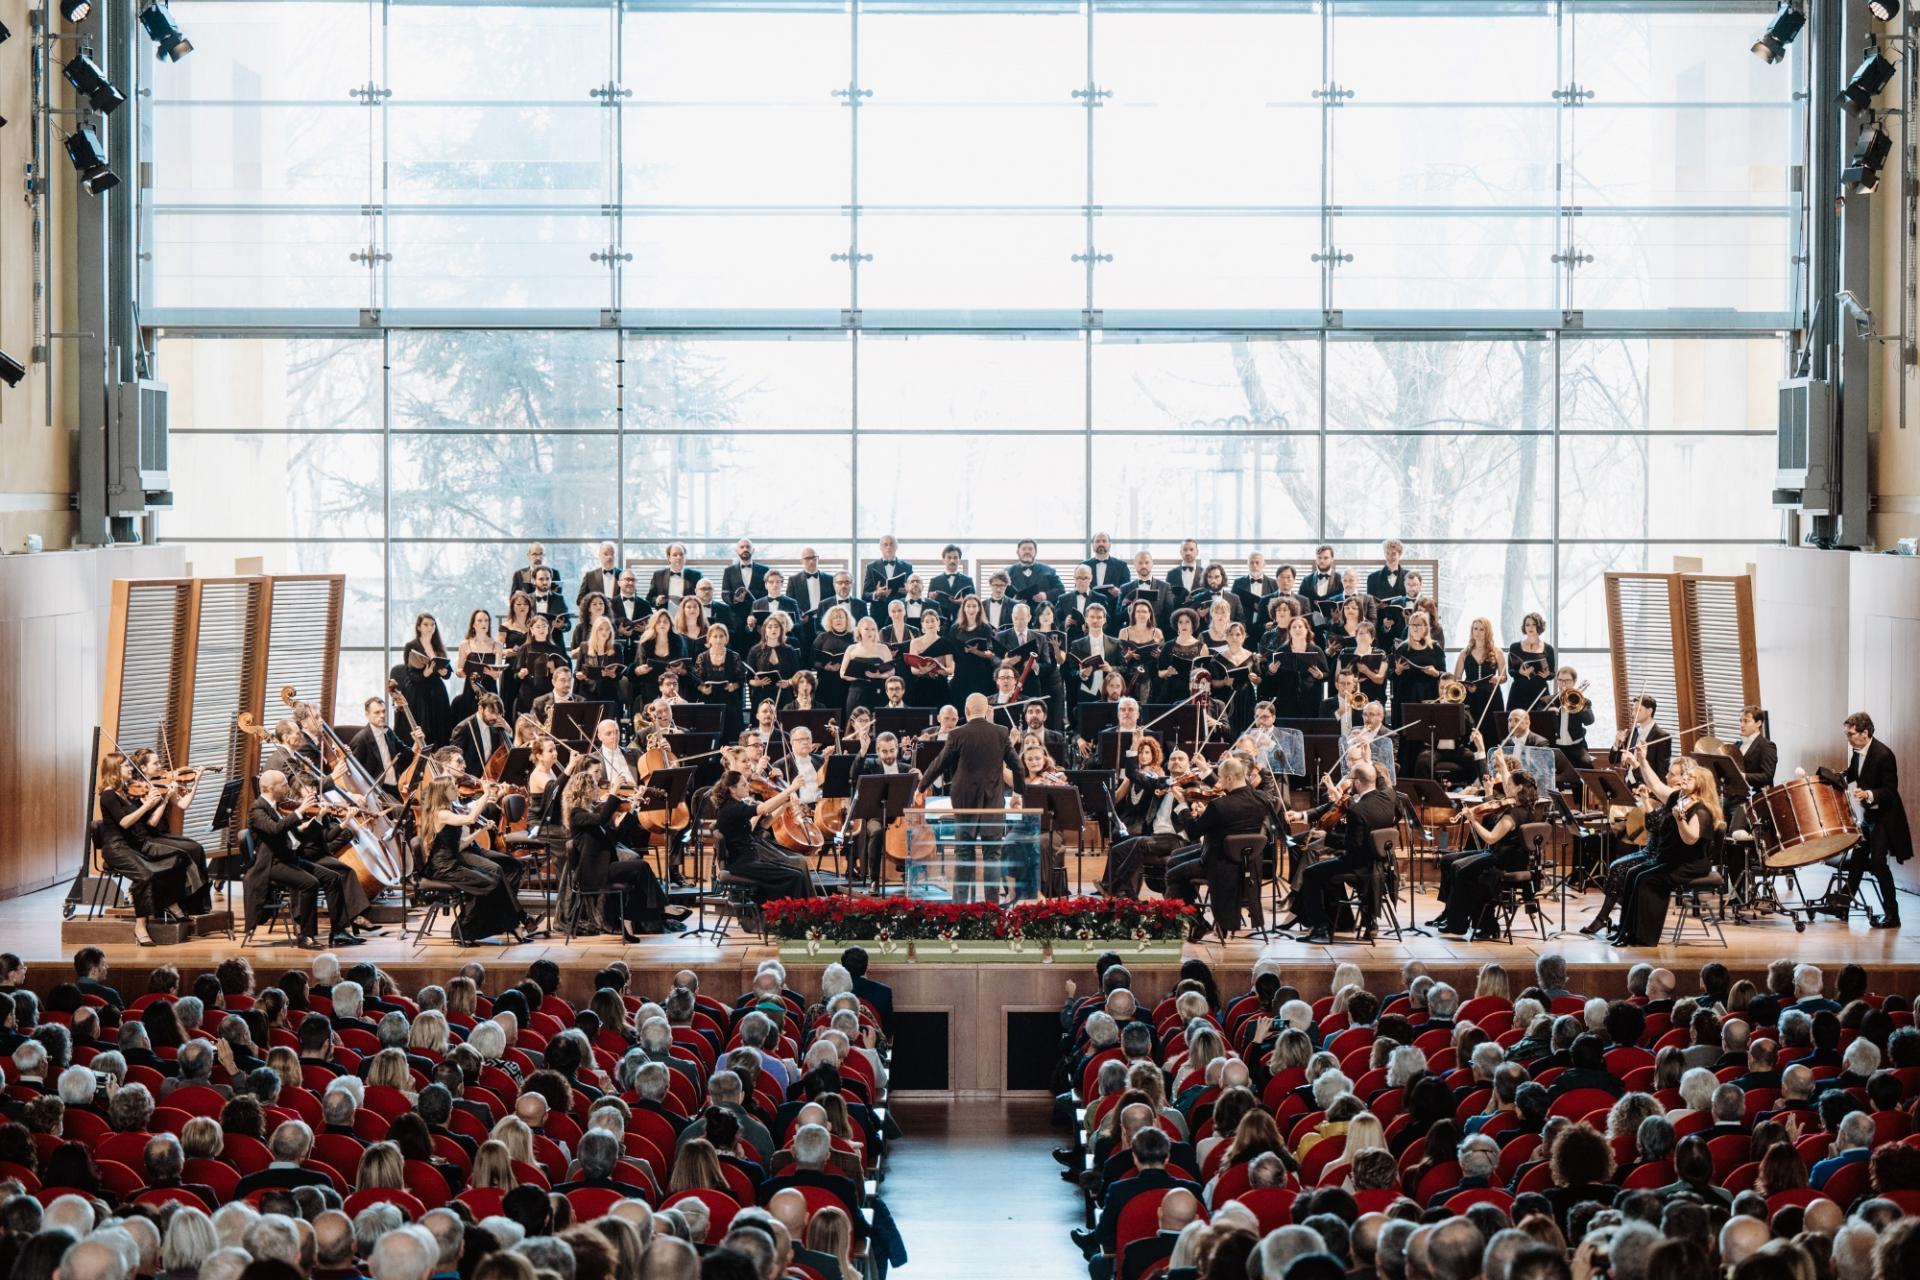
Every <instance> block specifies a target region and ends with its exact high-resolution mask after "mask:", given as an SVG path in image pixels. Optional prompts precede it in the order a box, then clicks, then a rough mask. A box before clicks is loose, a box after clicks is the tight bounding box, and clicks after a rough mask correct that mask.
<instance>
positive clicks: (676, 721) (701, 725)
mask: <svg viewBox="0 0 1920 1280" xmlns="http://www.w3.org/2000/svg"><path fill="white" fill-rule="evenodd" d="M728 696H729V697H737V696H738V695H734V694H729V695H728ZM735 705H736V706H737V705H739V704H738V702H736V703H735ZM726 713H727V709H726V708H725V707H724V706H722V705H721V704H719V703H717V702H688V703H683V704H680V705H677V706H675V707H674V708H673V725H674V728H676V729H682V730H687V731H690V732H693V733H719V732H720V724H721V721H722V720H723V719H724V718H725V717H726Z"/></svg>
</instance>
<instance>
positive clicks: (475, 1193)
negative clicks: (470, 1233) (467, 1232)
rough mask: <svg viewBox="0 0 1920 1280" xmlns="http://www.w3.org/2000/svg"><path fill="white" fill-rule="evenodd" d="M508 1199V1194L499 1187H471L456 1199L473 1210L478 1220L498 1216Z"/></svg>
mask: <svg viewBox="0 0 1920 1280" xmlns="http://www.w3.org/2000/svg"><path fill="white" fill-rule="evenodd" d="M506 1198H507V1193H506V1192H504V1191H502V1190H500V1188H498V1187H469V1188H468V1189H467V1190H465V1191H462V1192H461V1193H460V1194H459V1195H457V1196H455V1197H454V1199H455V1200H458V1201H459V1202H460V1203H461V1204H463V1205H465V1206H467V1208H469V1209H471V1210H473V1216H474V1218H475V1219H476V1220H478V1219H480V1218H491V1217H493V1216H494V1215H496V1214H498V1213H499V1212H500V1208H501V1205H502V1204H504V1203H505V1201H506Z"/></svg>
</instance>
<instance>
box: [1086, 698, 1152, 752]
mask: <svg viewBox="0 0 1920 1280" xmlns="http://www.w3.org/2000/svg"><path fill="white" fill-rule="evenodd" d="M1113 714H1114V721H1113V723H1112V724H1110V725H1108V726H1107V727H1106V728H1104V729H1102V730H1101V731H1100V737H1099V738H1098V739H1097V740H1096V741H1095V743H1094V757H1095V759H1097V760H1099V761H1100V762H1101V764H1100V766H1099V767H1101V768H1104V767H1106V766H1105V762H1106V761H1108V760H1111V759H1115V758H1116V756H1115V755H1113V754H1109V753H1114V752H1117V759H1118V764H1117V765H1116V766H1115V767H1116V768H1120V769H1131V768H1132V767H1133V766H1134V759H1135V756H1136V754H1137V751H1136V748H1137V747H1138V746H1139V743H1140V740H1141V739H1143V738H1152V739H1153V740H1154V741H1155V742H1160V735H1159V734H1157V733H1155V732H1154V731H1153V730H1151V729H1144V728H1142V727H1141V725H1140V704H1139V703H1138V702H1136V701H1134V700H1133V699H1132V698H1122V699H1120V701H1119V702H1117V703H1115V704H1114V708H1113ZM1116 739H1117V740H1118V741H1119V743H1120V745H1119V746H1118V747H1117V748H1116V747H1110V746H1108V745H1107V744H1108V743H1109V742H1112V741H1114V740H1116ZM1165 745H1166V744H1165V743H1161V746H1163V747H1164V746H1165Z"/></svg>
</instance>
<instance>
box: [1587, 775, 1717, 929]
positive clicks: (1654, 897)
mask: <svg viewBox="0 0 1920 1280" xmlns="http://www.w3.org/2000/svg"><path fill="white" fill-rule="evenodd" d="M1639 755H1640V762H1641V764H1642V765H1643V766H1644V768H1645V773H1646V779H1647V784H1646V792H1647V794H1648V795H1649V796H1650V797H1651V798H1652V799H1653V801H1654V803H1656V804H1662V805H1667V804H1668V802H1669V801H1671V804H1670V805H1669V806H1668V807H1669V808H1670V810H1671V814H1672V820H1671V823H1670V827H1669V830H1668V831H1667V832H1666V833H1665V838H1664V839H1663V840H1662V841H1661V843H1660V848H1659V849H1658V850H1657V851H1655V854H1654V856H1653V857H1652V858H1649V859H1646V860H1644V861H1643V862H1641V863H1640V864H1639V865H1638V866H1637V867H1636V868H1635V869H1634V870H1633V871H1632V872H1631V873H1630V874H1629V875H1628V877H1627V882H1626V885H1625V886H1624V890H1623V893H1622V897H1621V900H1620V930H1619V932H1618V933H1616V934H1615V935H1614V938H1613V944H1614V945H1615V946H1618V947H1654V946H1659V945H1660V937H1661V934H1662V933H1664V932H1665V931H1666V919H1667V904H1668V902H1669V901H1670V900H1671V898H1672V897H1673V891H1674V890H1675V889H1677V888H1679V887H1680V886H1681V885H1684V884H1686V883H1687V882H1689V881H1691V880H1698V879H1699V878H1700V877H1701V876H1704V875H1706V874H1707V873H1708V872H1709V871H1711V870H1712V869H1713V868H1714V866H1715V864H1716V863H1718V861H1719V854H1720V842H1721V838H1722V836H1723V835H1724V834H1725V832H1726V815H1725V814H1723V813H1722V812H1721V809H1720V788H1719V785H1718V784H1717V783H1716V782H1715V780H1714V776H1713V770H1711V769H1704V768H1701V767H1700V766H1699V765H1698V764H1697V763H1694V762H1693V761H1688V762H1687V763H1688V765H1689V766H1690V767H1688V768H1686V769H1683V770H1681V772H1680V780H1679V784H1678V786H1677V787H1668V786H1667V785H1666V784H1665V783H1664V782H1662V781H1661V780H1660V779H1659V778H1657V777H1655V776H1653V773H1652V765H1651V763H1650V762H1649V761H1648V760H1647V758H1646V757H1647V752H1646V749H1645V747H1644V746H1643V747H1641V748H1640V750H1639ZM1647 830H1648V840H1647V844H1648V846H1649V847H1651V846H1652V844H1653V840H1652V830H1653V828H1652V825H1651V824H1649V825H1648V828H1647Z"/></svg>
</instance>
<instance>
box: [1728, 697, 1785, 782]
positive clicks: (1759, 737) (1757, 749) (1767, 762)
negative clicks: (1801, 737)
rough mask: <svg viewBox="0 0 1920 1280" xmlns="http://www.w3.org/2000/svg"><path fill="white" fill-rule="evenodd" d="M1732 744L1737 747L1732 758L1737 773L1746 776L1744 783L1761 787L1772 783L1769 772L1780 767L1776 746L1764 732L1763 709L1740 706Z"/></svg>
mask: <svg viewBox="0 0 1920 1280" xmlns="http://www.w3.org/2000/svg"><path fill="white" fill-rule="evenodd" d="M1734 746H1735V748H1736V750H1737V751H1738V754H1737V755H1735V756H1734V760H1735V762H1736V763H1737V764H1739V766H1740V775H1741V776H1742V777H1744V778H1745V779H1746V780H1747V787H1748V788H1749V789H1750V790H1753V791H1764V790H1765V789H1766V788H1768V787H1770V786H1772V785H1773V775H1774V774H1775V773H1776V772H1777V771H1778V770H1779V768H1780V750H1779V748H1777V747H1775V746H1774V745H1773V740H1772V739H1771V738H1769V737H1768V736H1767V713H1766V712H1765V711H1764V710H1763V709H1761V708H1759V707H1755V706H1745V707H1742V708H1740V740H1739V741H1738V742H1737V743H1735V744H1734Z"/></svg>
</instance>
